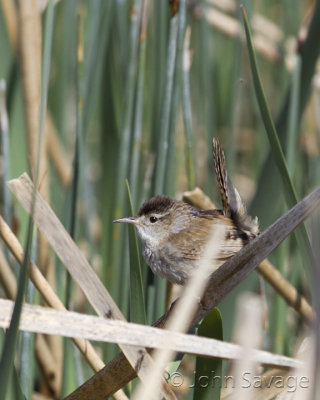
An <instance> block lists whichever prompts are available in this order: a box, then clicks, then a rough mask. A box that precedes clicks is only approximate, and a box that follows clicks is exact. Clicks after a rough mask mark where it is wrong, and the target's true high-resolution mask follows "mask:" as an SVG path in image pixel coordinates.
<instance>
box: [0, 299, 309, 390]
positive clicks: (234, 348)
mask: <svg viewBox="0 0 320 400" xmlns="http://www.w3.org/2000/svg"><path fill="white" fill-rule="evenodd" d="M196 300H197V299H196ZM192 301H193V299H192ZM180 304H181V303H180ZM13 307H14V302H13V301H12V300H7V299H0V326H1V327H2V328H7V327H8V326H9V324H10V319H11V315H12V309H13ZM182 317H183V315H182ZM183 323H184V321H183ZM260 325H261V324H260ZM19 329H20V330H23V331H27V332H34V333H43V334H45V335H60V336H65V337H79V338H83V339H88V340H94V341H99V342H109V343H120V344H128V345H132V346H141V345H145V346H147V347H150V348H155V349H165V350H167V349H168V348H169V349H170V350H173V351H174V352H183V353H188V354H194V355H199V356H204V357H217V358H221V359H225V360H234V359H241V358H242V356H243V348H242V347H241V346H239V345H237V344H234V343H228V342H223V341H220V340H217V339H212V338H206V337H201V336H197V335H188V334H184V333H181V332H177V331H173V330H167V329H158V328H155V327H151V326H145V325H140V324H136V323H132V322H126V321H120V320H109V319H106V318H101V317H97V316H95V315H87V314H81V313H77V312H73V311H62V310H54V309H52V308H48V307H43V306H37V305H33V304H24V306H23V310H22V314H21V319H20V325H19ZM252 343H254V341H253V340H252V341H251V344H252ZM258 347H259V346H256V348H258ZM252 360H253V361H254V362H256V363H257V364H259V365H267V366H270V365H272V366H275V367H283V368H300V367H304V366H305V365H304V364H303V362H301V361H299V360H296V359H294V358H290V357H286V356H282V355H278V354H273V353H270V352H268V351H263V350H253V351H252ZM141 397H143V396H141ZM145 397H147V396H145Z"/></svg>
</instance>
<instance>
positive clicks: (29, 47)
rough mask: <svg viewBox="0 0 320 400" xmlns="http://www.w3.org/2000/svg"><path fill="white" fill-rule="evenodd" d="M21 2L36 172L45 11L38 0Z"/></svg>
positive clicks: (30, 151) (26, 89) (31, 161)
mask: <svg viewBox="0 0 320 400" xmlns="http://www.w3.org/2000/svg"><path fill="white" fill-rule="evenodd" d="M18 4H19V6H18V15H19V24H18V28H19V42H20V46H19V47H20V56H21V66H22V68H21V71H22V82H23V94H24V105H25V116H26V125H27V144H28V161H29V166H30V170H31V171H32V172H34V170H35V162H36V154H37V145H38V143H37V142H38V140H37V135H38V132H39V116H40V115H39V112H40V97H41V95H40V87H41V15H40V12H39V7H38V1H37V0H19V3H18ZM40 176H41V173H40Z"/></svg>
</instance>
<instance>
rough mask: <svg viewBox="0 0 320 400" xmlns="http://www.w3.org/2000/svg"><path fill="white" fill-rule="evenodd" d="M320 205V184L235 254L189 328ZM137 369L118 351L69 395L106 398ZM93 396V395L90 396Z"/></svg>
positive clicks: (211, 284)
mask: <svg viewBox="0 0 320 400" xmlns="http://www.w3.org/2000/svg"><path fill="white" fill-rule="evenodd" d="M319 205H320V187H319V188H317V189H316V190H314V191H313V192H312V193H310V194H309V195H308V196H306V197H305V198H304V199H303V200H301V201H300V202H299V203H298V204H296V205H295V206H294V207H293V208H292V209H291V210H289V211H288V212H287V213H286V214H285V215H283V216H282V217H281V218H279V219H278V220H277V221H276V222H274V223H273V224H272V225H271V226H270V227H269V228H267V229H266V230H265V231H264V232H263V233H262V234H261V235H259V236H257V237H256V238H255V239H254V240H253V241H252V242H250V243H249V244H248V245H247V246H245V247H244V248H243V249H242V250H241V251H239V252H238V253H237V254H235V255H234V256H233V257H232V258H231V259H230V260H228V261H227V262H226V263H224V264H223V265H222V266H221V267H220V268H219V269H218V270H217V271H215V272H214V273H213V274H212V276H211V277H210V280H209V282H208V286H207V289H206V292H205V295H204V297H203V300H202V306H199V307H198V310H197V312H196V314H195V317H194V319H193V321H192V323H191V324H190V328H191V327H193V326H195V325H196V324H197V323H198V322H199V321H201V319H203V318H204V317H205V316H206V314H207V313H208V312H209V311H210V310H212V309H213V308H214V307H216V306H217V305H218V304H219V303H220V301H221V300H222V299H223V298H225V297H226V296H227V295H228V293H229V292H230V291H231V290H232V289H233V288H234V287H235V286H236V285H238V284H239V283H240V282H242V281H243V280H244V279H245V278H246V277H247V276H248V275H249V274H250V273H251V272H252V271H253V270H254V269H255V268H256V267H257V266H258V265H259V264H260V263H261V262H262V261H263V260H264V259H265V258H266V257H268V255H269V254H270V253H271V252H272V251H273V250H274V249H275V248H276V247H277V246H278V245H279V244H280V243H281V242H282V241H283V240H284V239H285V238H286V237H287V236H288V235H289V234H290V233H291V232H292V231H293V230H294V229H295V228H297V226H299V224H301V223H302V222H303V221H304V220H305V219H306V218H307V217H308V216H309V215H310V214H311V213H312V212H313V211H314V210H315V209H316V208H317V207H318V206H319ZM175 304H176V303H174V304H173V305H172V306H171V309H170V310H169V311H168V312H167V313H166V314H164V315H163V316H162V317H161V318H160V319H159V320H158V321H157V322H156V323H155V324H154V326H157V327H162V328H163V327H165V326H166V321H167V320H168V317H169V316H170V314H171V313H172V311H173V308H174V306H175ZM203 305H204V306H203ZM135 376H136V375H135V372H134V370H133V369H132V368H131V367H130V364H129V363H128V361H127V360H126V358H125V357H124V355H123V354H119V355H118V356H116V357H115V358H114V359H113V360H112V361H110V362H109V363H108V364H107V365H106V366H105V367H104V368H103V369H102V370H101V371H99V372H98V373H97V374H96V375H94V376H93V377H92V378H90V379H89V380H88V381H87V382H85V383H84V384H83V385H82V386H80V387H79V388H78V389H77V390H75V391H74V392H73V393H71V394H70V395H69V396H68V397H67V398H66V399H68V400H74V399H90V398H92V396H93V397H94V396H95V395H98V396H99V398H101V399H107V398H108V396H109V395H110V394H112V393H113V392H115V391H116V390H118V389H119V388H121V387H122V386H124V385H126V384H127V383H128V382H130V381H131V380H132V379H133V378H135ZM90 396H91V397H90Z"/></svg>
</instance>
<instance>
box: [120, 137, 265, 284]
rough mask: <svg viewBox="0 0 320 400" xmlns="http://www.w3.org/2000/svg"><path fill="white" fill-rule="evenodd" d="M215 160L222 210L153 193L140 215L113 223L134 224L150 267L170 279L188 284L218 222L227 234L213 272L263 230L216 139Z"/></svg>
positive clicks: (142, 207)
mask: <svg viewBox="0 0 320 400" xmlns="http://www.w3.org/2000/svg"><path fill="white" fill-rule="evenodd" d="M212 151H213V159H214V164H215V170H216V175H217V180H218V184H219V189H220V194H221V200H222V206H223V210H198V209H196V208H194V207H192V206H190V205H189V204H187V203H184V202H183V201H178V200H174V199H171V198H170V197H167V196H161V195H158V196H155V197H153V198H152V199H150V200H148V201H146V202H145V203H144V204H143V205H142V206H141V208H140V210H139V212H138V214H137V216H135V217H128V218H121V219H117V220H115V221H113V222H123V223H129V224H134V225H135V227H136V228H137V231H138V235H139V237H140V238H141V241H142V254H143V256H144V258H145V260H146V262H147V264H148V265H149V266H150V267H151V269H152V271H153V272H154V273H156V274H158V275H160V276H162V277H164V278H167V279H168V280H169V281H171V282H173V283H178V284H185V283H186V281H187V280H188V278H189V276H190V273H191V271H192V270H193V269H194V268H196V267H197V263H198V262H199V260H200V258H201V255H202V253H203V251H204V249H205V245H206V242H207V240H208V238H209V236H210V233H211V231H212V228H213V226H214V225H223V226H224V227H225V238H224V240H223V242H222V244H221V248H220V250H219V253H218V257H217V258H216V259H215V260H213V266H212V268H213V270H214V269H216V268H217V267H219V266H220V265H222V264H223V263H224V262H225V261H226V260H227V259H228V258H230V257H232V256H233V255H234V254H235V253H236V252H238V251H239V250H240V249H241V248H242V247H243V246H245V245H246V244H247V243H248V242H249V241H250V240H251V239H253V238H254V237H256V235H257V234H258V233H259V231H258V222H257V218H255V219H254V220H252V219H251V218H250V217H249V216H248V215H247V212H246V208H245V206H244V204H243V202H242V200H241V197H240V195H239V193H238V191H237V190H236V188H235V187H234V186H233V184H232V183H231V181H230V179H229V178H228V175H227V172H226V168H225V158H224V154H223V152H222V149H221V147H220V144H219V142H218V141H217V140H216V139H213V144H212Z"/></svg>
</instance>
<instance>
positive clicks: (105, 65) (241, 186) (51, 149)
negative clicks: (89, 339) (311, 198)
mask: <svg viewBox="0 0 320 400" xmlns="http://www.w3.org/2000/svg"><path fill="white" fill-rule="evenodd" d="M7 3H11V5H12V8H13V10H14V12H15V13H16V12H17V7H18V6H17V5H16V4H15V2H13V1H12V2H10V1H5V0H2V7H0V79H1V80H3V82H5V84H6V108H7V111H8V118H9V123H10V130H9V143H8V148H9V153H6V154H5V147H3V142H2V147H1V149H2V152H1V156H2V168H1V171H2V177H3V178H4V177H10V178H15V177H18V176H19V175H20V174H21V173H22V172H24V171H29V166H28V157H29V156H28V147H27V139H26V136H27V134H26V125H25V114H24V112H25V107H24V96H23V85H22V79H23V78H22V73H21V62H20V59H19V55H18V52H17V47H15V46H14V45H13V42H12V36H11V37H10V32H11V28H12V25H10V24H11V22H10V21H11V19H9V17H8V13H7V5H8V4H7ZM45 3H46V2H43V5H44V6H45ZM172 3H175V2H172ZM239 4H240V3H238V2H233V1H222V0H221V1H215V0H198V1H197V0H189V1H187V2H186V4H185V2H183V1H182V2H181V8H180V10H179V13H178V14H176V15H175V16H174V15H173V14H172V10H171V9H170V6H169V2H168V1H164V0H161V1H146V0H131V1H130V0H121V1H120V0H118V1H111V0H93V1H85V0H68V1H67V0H61V1H59V2H57V3H56V4H55V7H54V20H53V43H52V54H51V60H49V61H50V80H49V90H48V104H47V115H46V120H47V121H48V120H49V121H50V128H48V125H47V124H45V129H44V138H45V137H46V135H51V137H52V136H54V138H55V139H56V140H57V141H58V142H59V143H60V146H59V147H55V146H53V145H52V141H50V144H49V145H47V146H46V152H47V153H48V157H49V162H48V164H47V165H46V167H45V171H44V175H43V176H40V177H39V180H40V182H41V181H42V180H48V182H49V202H50V204H51V206H52V208H53V209H54V211H55V212H56V214H57V215H58V216H59V218H60V219H61V220H62V221H63V222H64V223H65V225H66V228H67V229H70V225H71V224H72V222H70V221H71V220H72V217H71V215H72V210H73V211H76V214H75V216H74V217H73V218H74V219H73V221H74V224H75V225H74V226H75V230H74V237H75V240H76V242H77V243H78V244H79V246H80V248H81V249H83V251H84V252H85V254H86V257H87V258H88V260H89V262H90V263H91V265H92V266H93V268H94V269H95V270H96V271H97V273H98V274H99V276H100V278H101V279H102V281H103V283H104V284H105V286H106V287H107V288H108V290H109V291H110V293H111V295H112V296H113V298H114V300H115V301H116V303H117V304H118V305H119V307H120V308H121V310H122V312H123V313H124V315H125V316H126V317H127V319H128V320H132V319H134V318H132V315H134V310H132V309H131V307H130V259H133V258H132V256H131V257H130V254H129V240H128V230H127V227H125V226H120V225H118V224H117V225H113V224H112V220H114V219H116V218H120V217H124V216H129V215H130V210H129V206H128V195H127V190H126V186H125V179H128V182H129V186H130V190H131V194H132V203H133V211H134V213H136V212H137V210H138V208H139V206H140V205H141V204H142V202H143V201H145V200H146V199H148V198H150V197H151V196H153V195H154V194H159V193H163V194H167V195H169V196H172V197H176V198H181V196H182V193H183V192H184V191H186V190H189V189H192V188H194V187H195V186H199V187H201V188H202V189H203V190H204V191H205V192H206V194H208V195H209V196H210V197H211V198H212V199H213V201H214V202H215V203H216V204H217V205H218V207H220V200H219V194H218V191H217V185H216V179H215V176H214V171H213V162H212V156H211V141H212V137H213V136H215V137H218V138H219V139H220V141H221V143H222V146H223V148H224V151H225V155H226V161H227V168H228V172H229V175H230V176H231V177H232V180H233V183H234V185H235V186H236V187H237V188H238V190H239V192H240V194H241V196H242V197H243V198H244V200H245V201H246V203H247V205H248V209H249V211H250V214H251V215H252V216H258V218H259V222H260V229H261V230H264V229H265V228H266V227H267V226H269V225H270V224H271V223H272V222H273V221H274V220H275V219H276V218H278V217H279V216H280V215H282V214H283V213H284V212H285V211H286V210H287V209H288V207H287V205H286V203H285V200H284V196H283V194H284V193H283V188H282V183H281V180H280V174H279V172H278V170H277V168H276V167H275V164H274V162H273V159H272V157H271V155H270V154H271V153H270V145H269V142H268V138H267V135H266V134H265V130H264V126H263V123H262V120H261V116H260V111H259V108H258V105H257V102H256V98H255V93H254V86H253V82H252V76H251V68H250V63H249V59H248V52H247V46H246V42H245V37H244V33H243V29H242V26H243V23H242V18H241V13H240V8H239ZM242 4H244V6H245V8H246V11H247V14H248V16H249V23H250V26H251V30H252V35H253V40H254V45H255V49H256V53H257V61H258V68H259V72H260V76H261V78H262V81H263V85H264V89H265V94H266V97H267V101H268V104H269V107H270V109H271V113H272V116H273V119H274V121H275V123H276V127H277V130H278V134H279V138H280V140H281V144H282V147H283V151H284V153H285V155H286V158H287V162H288V166H289V171H290V174H291V178H292V180H293V183H294V186H295V188H296V190H297V193H298V198H299V199H301V198H302V197H304V196H305V195H306V194H307V193H309V192H310V191H311V190H312V189H314V188H315V187H317V185H318V184H319V177H320V163H319V133H320V123H319V122H320V121H319V113H320V109H319V107H320V102H319V99H320V98H319V93H320V92H319V88H320V85H319V79H320V75H319V74H320V72H319V70H318V72H317V73H318V75H316V70H315V64H316V59H317V57H318V53H319V44H317V41H319V40H318V39H317V38H318V37H319V36H317V33H316V32H313V35H314V36H313V40H314V41H315V42H311V44H312V43H315V44H314V45H313V46H312V45H310V46H309V47H308V48H306V47H304V43H305V38H306V36H307V32H308V27H309V25H310V21H311V20H312V16H313V15H315V16H314V18H317V19H318V21H320V15H318V14H316V13H317V12H319V2H312V1H307V0H303V1H301V0H300V1H298V0H281V1H279V0H278V1H275V0H272V1H270V0H269V1H265V0H259V1H255V2H253V1H250V0H245V1H242ZM313 4H316V8H315V11H314V9H313ZM46 10H47V8H45V9H44V11H43V14H42V28H43V29H42V31H43V32H44V30H45V17H46V12H47V11H46ZM313 13H315V14H313ZM16 17H17V16H16ZM319 25H320V23H319ZM16 28H17V29H18V30H19V23H18V24H17V25H16ZM12 29H14V27H13V28H12ZM78 33H79V34H78ZM311 33H312V32H311ZM42 40H43V43H44V33H42ZM43 62H44V60H43ZM2 95H3V92H2ZM49 130H50V132H51V133H48V131H49ZM76 137H78V140H77V141H76ZM44 140H45V139H44ZM76 143H77V145H78V149H79V157H78V161H76V162H74V159H75V148H76ZM8 154H9V155H10V157H7V156H8ZM59 154H60V155H61V156H62V157H63V159H64V160H65V164H64V165H65V166H66V167H62V172H60V173H59V172H58V169H57V163H56V160H55V155H59ZM75 165H77V166H78V174H77V175H76V177H77V182H78V184H77V185H78V186H77V189H76V191H75V192H73V193H76V198H75V201H73V200H72V198H73V197H72V184H71V181H72V168H73V167H74V166H75ZM29 173H30V171H29ZM63 174H65V176H64V179H65V182H64V181H63ZM5 197H6V196H5V195H4V194H3V195H2V199H3V201H2V205H3V208H2V209H3V210H4V209H5V206H6V205H5V201H4V199H5ZM6 201H8V202H9V203H8V204H9V210H10V212H9V214H7V215H8V216H9V218H10V219H11V218H13V220H14V222H15V225H16V231H17V233H18V236H19V238H20V239H21V242H22V243H23V244H24V242H25V233H26V226H27V217H26V215H25V213H24V212H23V211H22V210H21V209H20V207H19V206H17V205H16V204H14V206H13V207H11V201H12V199H11V198H9V200H6ZM11 212H12V213H13V214H12V215H11ZM10 215H11V216H10ZM301 254H302V253H301V252H300V247H299V243H298V246H297V245H296V242H295V241H294V240H287V241H286V242H285V243H284V244H283V245H281V246H280V248H279V249H277V250H276V251H275V252H274V253H273V254H272V256H271V258H270V260H271V261H272V262H273V264H274V265H275V266H276V267H277V268H279V269H280V271H281V272H282V273H283V274H284V275H285V276H286V277H287V279H289V280H290V281H291V283H292V284H293V285H294V286H295V287H296V288H297V289H298V290H299V291H300V292H301V293H303V294H305V295H306V296H309V290H308V286H309V284H308V279H307V276H308V274H306V270H308V268H309V266H308V265H307V263H306V262H304V261H303V259H302V256H301ZM52 257H54V256H53V255H52ZM141 262H142V282H143V288H144V296H145V303H146V315H147V321H148V323H149V324H151V323H152V322H154V321H155V320H156V319H157V318H159V317H160V316H161V315H162V314H163V312H164V310H165V298H166V284H165V282H164V281H163V280H162V279H161V278H158V277H155V276H153V274H152V272H151V271H150V269H149V268H148V267H147V266H146V265H145V263H144V261H143V260H142V259H141ZM13 269H14V270H15V269H16V268H15V267H14V266H13ZM54 275H55V279H53V281H54V280H55V281H56V286H57V292H58V293H59V295H60V296H61V298H65V293H66V288H65V286H66V281H67V279H66V276H65V272H64V268H63V267H62V266H61V265H60V264H59V263H58V262H57V261H56V260H55V268H54ZM244 290H251V291H255V292H258V293H260V292H261V290H262V292H263V293H264V296H265V297H264V298H265V307H266V310H267V311H268V312H267V313H266V327H265V328H266V332H265V345H266V346H265V347H266V349H268V350H270V351H277V352H280V353H283V354H288V355H292V354H294V352H295V350H296V347H297V341H296V338H297V337H298V336H299V335H300V333H301V321H300V320H299V318H298V317H297V316H296V314H295V313H294V311H292V310H291V309H290V308H289V307H288V306H287V305H286V304H285V303H284V301H283V300H282V299H280V298H279V297H278V296H277V295H276V294H275V293H274V291H273V290H272V289H271V288H270V287H268V285H267V284H266V285H263V284H262V286H261V284H260V283H259V280H258V276H257V274H256V273H253V274H252V275H251V276H250V277H249V278H248V279H247V280H246V281H245V282H243V283H242V284H241V285H239V286H238V288H237V289H236V290H234V291H233V293H231V294H230V295H229V296H228V297H227V298H226V299H225V300H224V301H223V302H222V304H221V305H220V307H219V308H220V311H221V314H222V321H223V332H224V339H225V340H231V339H232V336H233V333H232V329H233V321H234V311H235V303H236V301H237V297H238V295H239V293H240V292H242V291H244ZM69 304H70V305H71V307H72V308H73V309H75V310H78V311H81V312H91V311H90V308H89V306H88V305H87V303H86V301H85V300H84V298H83V296H82V294H81V293H79V291H78V290H77V288H76V287H74V286H72V288H71V295H70V299H69ZM100 348H101V351H102V353H103V357H104V360H105V362H107V361H109V360H111V359H112V357H113V356H114V355H115V354H116V352H117V351H118V350H117V348H116V346H111V345H103V346H100ZM65 362H67V361H65ZM68 362H69V363H70V364H68V365H70V371H71V372H70V374H71V377H70V380H69V386H68V387H67V388H65V389H64V390H65V391H66V392H69V391H71V390H72V389H73V388H75V387H77V386H79V384H80V383H81V382H82V381H83V380H84V379H87V378H88V377H89V376H90V375H92V372H91V371H90V370H89V369H88V368H87V367H85V366H84V365H83V363H80V361H79V360H77V358H76V359H74V358H73V356H71V358H70V360H69V361H68ZM30 370H32V369H30ZM80 370H82V373H81V374H79V371H80ZM29 378H30V379H29V385H31V387H32V386H33V384H35V385H36V387H37V390H41V382H42V379H41V374H40V375H39V374H38V372H37V371H36V372H35V378H33V377H32V376H30V377H29ZM30 382H31V383H30ZM42 385H43V384H42ZM191 395H192V394H189V396H191ZM8 398H9V397H8ZM12 398H14V397H12ZM184 398H188V397H184Z"/></svg>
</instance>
